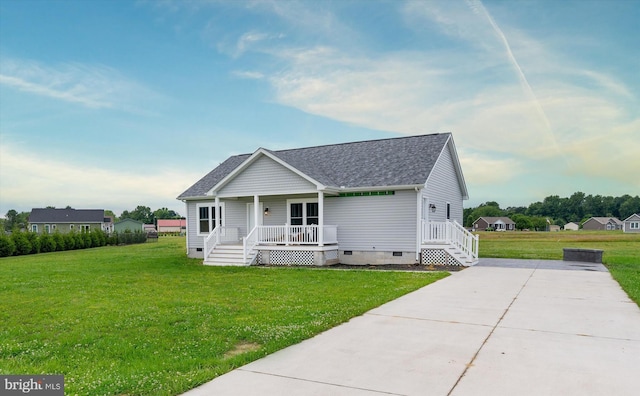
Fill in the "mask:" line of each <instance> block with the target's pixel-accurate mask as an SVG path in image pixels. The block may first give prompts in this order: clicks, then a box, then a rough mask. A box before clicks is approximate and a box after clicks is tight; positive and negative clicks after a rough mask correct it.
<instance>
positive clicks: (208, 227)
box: [198, 202, 224, 235]
mask: <svg viewBox="0 0 640 396" xmlns="http://www.w3.org/2000/svg"><path fill="white" fill-rule="evenodd" d="M215 208H216V206H215V204H198V233H199V234H203V235H207V234H209V233H210V232H211V231H213V229H214V228H215V226H216V212H217V214H218V215H219V216H220V224H221V225H222V226H224V203H223V202H221V203H220V207H218V210H217V211H216V210H215Z"/></svg>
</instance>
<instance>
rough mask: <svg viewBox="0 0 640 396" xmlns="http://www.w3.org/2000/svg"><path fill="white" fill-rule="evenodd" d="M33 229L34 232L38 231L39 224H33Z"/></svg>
mask: <svg viewBox="0 0 640 396" xmlns="http://www.w3.org/2000/svg"><path fill="white" fill-rule="evenodd" d="M31 231H32V232H38V225H37V224H31Z"/></svg>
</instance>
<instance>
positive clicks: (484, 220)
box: [473, 217, 516, 231]
mask: <svg viewBox="0 0 640 396" xmlns="http://www.w3.org/2000/svg"><path fill="white" fill-rule="evenodd" d="M487 229H493V230H495V231H515V229H516V223H515V222H514V221H513V220H511V219H510V218H508V217H479V218H478V219H477V220H476V221H474V222H473V230H474V231H486V230H487Z"/></svg>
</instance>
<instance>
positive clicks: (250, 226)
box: [247, 202, 264, 234]
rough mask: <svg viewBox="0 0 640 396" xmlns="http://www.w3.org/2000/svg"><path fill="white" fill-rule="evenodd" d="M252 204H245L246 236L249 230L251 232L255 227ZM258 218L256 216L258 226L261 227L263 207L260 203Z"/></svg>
mask: <svg viewBox="0 0 640 396" xmlns="http://www.w3.org/2000/svg"><path fill="white" fill-rule="evenodd" d="M254 207H255V206H254V204H253V202H252V203H248V204H247V234H248V233H250V232H251V230H253V227H255V225H256V224H255V218H254V217H255V215H254V212H253V208H254ZM259 213H260V214H259V216H258V225H262V224H263V222H262V220H263V217H264V205H263V204H262V202H260V212H259Z"/></svg>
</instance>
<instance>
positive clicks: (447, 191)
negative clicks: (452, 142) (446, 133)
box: [424, 145, 463, 224]
mask: <svg viewBox="0 0 640 396" xmlns="http://www.w3.org/2000/svg"><path fill="white" fill-rule="evenodd" d="M424 196H425V197H428V198H429V203H430V204H433V205H435V206H436V211H435V212H431V211H429V213H428V216H429V220H431V221H446V220H447V204H449V211H450V213H449V214H450V220H452V221H453V220H456V221H457V222H458V223H460V224H463V219H462V209H463V208H462V201H463V200H462V190H461V189H460V183H459V182H458V176H457V174H456V170H455V166H454V163H453V157H452V156H451V152H450V151H449V145H447V146H445V148H444V150H443V151H442V154H441V155H440V157H439V158H438V161H437V162H436V164H435V166H434V168H433V171H432V172H431V175H430V176H429V180H428V181H427V183H426V189H425V191H424Z"/></svg>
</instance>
